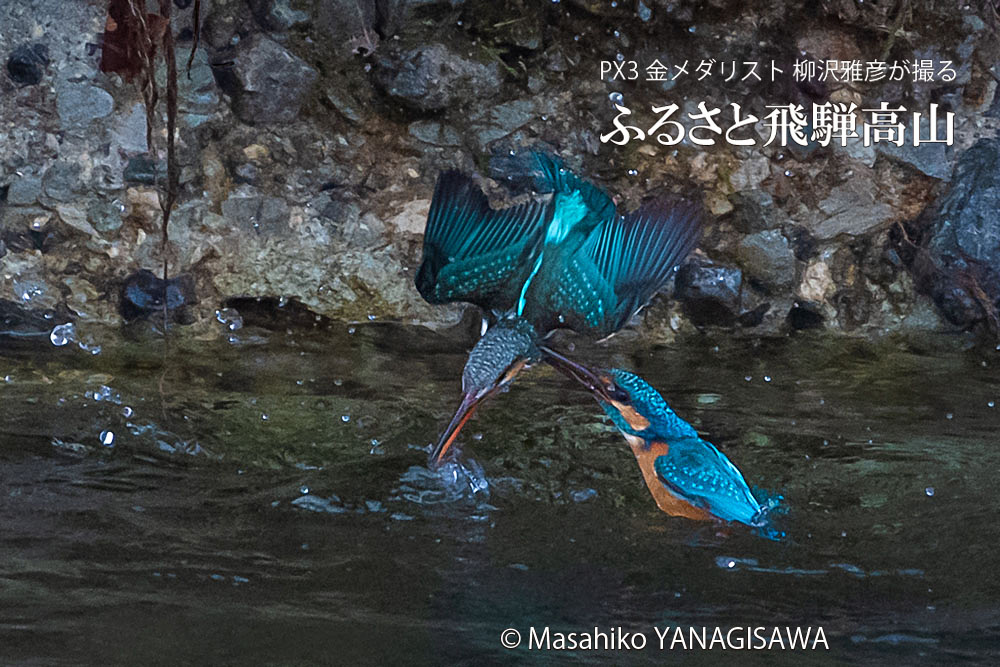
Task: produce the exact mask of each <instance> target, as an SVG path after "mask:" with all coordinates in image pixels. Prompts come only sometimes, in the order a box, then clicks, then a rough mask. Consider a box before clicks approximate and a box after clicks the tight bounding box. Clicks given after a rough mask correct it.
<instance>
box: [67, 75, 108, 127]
mask: <svg viewBox="0 0 1000 667" xmlns="http://www.w3.org/2000/svg"><path fill="white" fill-rule="evenodd" d="M114 108H115V101H114V98H112V97H111V94H110V93H109V92H108V91H106V90H104V89H103V88H98V87H97V86H92V85H90V84H88V83H70V82H68V81H62V82H60V83H59V85H58V86H57V87H56V111H57V112H58V113H59V121H60V124H61V125H62V128H63V129H72V128H82V127H86V126H87V125H88V124H90V122H91V121H93V120H95V119H97V118H104V117H105V116H107V115H109V114H110V113H111V112H112V110H114Z"/></svg>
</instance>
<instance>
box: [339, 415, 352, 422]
mask: <svg viewBox="0 0 1000 667" xmlns="http://www.w3.org/2000/svg"><path fill="white" fill-rule="evenodd" d="M340 421H342V422H344V423H345V424H346V423H347V422H349V421H351V415H340Z"/></svg>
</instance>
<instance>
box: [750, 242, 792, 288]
mask: <svg viewBox="0 0 1000 667" xmlns="http://www.w3.org/2000/svg"><path fill="white" fill-rule="evenodd" d="M736 254H737V256H738V257H739V260H740V264H741V265H742V266H743V270H744V271H745V272H746V274H747V275H748V276H750V277H751V278H753V279H754V280H756V281H758V282H760V283H761V284H763V285H765V286H766V287H768V288H769V289H773V290H780V289H782V288H786V287H790V286H791V285H792V284H793V283H794V282H795V253H794V252H792V249H791V248H790V247H789V246H788V239H786V238H785V237H784V236H783V235H782V233H781V232H780V231H778V230H777V229H771V230H767V231H763V232H757V233H756V234H751V235H749V236H747V237H744V238H743V240H742V241H740V244H739V246H737V248H736Z"/></svg>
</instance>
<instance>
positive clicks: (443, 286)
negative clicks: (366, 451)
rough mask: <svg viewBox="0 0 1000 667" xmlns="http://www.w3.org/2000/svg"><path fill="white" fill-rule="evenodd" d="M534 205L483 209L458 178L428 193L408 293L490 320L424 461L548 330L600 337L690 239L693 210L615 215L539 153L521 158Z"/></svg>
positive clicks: (656, 286)
mask: <svg viewBox="0 0 1000 667" xmlns="http://www.w3.org/2000/svg"><path fill="white" fill-rule="evenodd" d="M526 161H527V163H528V168H529V169H530V170H531V173H532V174H533V178H534V182H535V184H536V189H537V190H538V191H539V192H544V193H548V192H551V193H552V195H551V197H548V198H546V199H532V200H530V201H527V202H525V203H521V204H517V205H514V206H510V207H508V208H504V209H494V208H492V207H491V206H490V204H489V201H488V200H487V198H486V195H484V194H483V191H482V190H481V189H480V188H479V186H478V185H476V183H475V182H474V181H473V180H472V179H471V178H470V177H468V176H466V175H464V174H462V173H461V172H458V171H445V172H442V173H441V174H440V175H439V177H438V180H437V184H436V185H435V188H434V196H433V198H432V199H431V206H430V211H429V212H428V214H427V226H426V229H425V231H424V245H423V257H422V259H421V263H420V267H419V269H418V270H417V275H416V286H417V290H418V291H419V292H420V294H421V296H423V298H424V299H425V300H426V301H427V302H429V303H432V304H442V303H449V302H454V301H464V302H468V303H472V304H475V305H477V306H479V307H480V308H481V309H482V310H483V311H484V313H488V314H490V315H491V319H492V320H493V321H494V324H493V325H492V326H490V327H488V328H487V329H486V331H485V333H484V334H483V336H482V337H481V338H480V340H479V342H478V343H477V344H476V345H475V347H473V349H472V352H471V353H470V354H469V359H468V362H467V363H466V366H465V369H464V371H463V373H462V392H463V398H462V402H461V404H460V405H459V408H458V410H457V411H456V413H455V416H454V417H453V418H452V420H451V423H450V424H449V426H448V428H447V429H446V430H445V432H444V433H443V434H442V436H441V439H440V440H439V441H438V444H437V447H436V448H435V449H434V451H433V453H432V454H431V460H432V462H433V463H434V464H435V465H436V464H438V463H440V462H441V461H442V459H443V458H444V456H445V454H446V452H447V451H448V449H449V448H450V447H451V444H452V443H453V442H454V441H455V438H456V437H457V436H458V433H459V431H460V430H461V428H462V426H463V425H464V424H465V422H466V421H468V419H469V418H470V417H471V416H472V414H473V413H474V412H475V410H476V408H477V407H478V406H479V405H480V404H481V403H482V401H483V400H485V399H486V398H488V397H490V396H492V395H494V394H496V393H497V392H499V391H501V390H502V389H504V388H505V387H506V386H508V385H509V384H510V383H511V382H512V381H513V380H514V378H515V377H516V376H517V374H518V373H519V372H520V371H521V370H523V369H524V368H526V367H528V366H530V365H531V364H533V363H536V362H537V361H538V360H539V359H540V358H541V355H540V352H539V347H538V346H539V343H540V342H541V341H542V340H544V338H545V337H546V336H548V335H549V334H551V333H552V331H554V330H555V329H559V328H569V329H572V330H574V331H577V332H578V333H583V334H590V335H594V336H595V337H598V338H605V337H607V336H609V335H611V334H613V333H615V332H616V331H618V330H619V329H620V328H622V327H623V326H624V325H625V323H626V322H628V320H629V318H630V317H631V316H632V315H633V314H635V312H636V311H638V310H639V309H640V308H642V307H643V306H644V305H645V304H646V303H647V302H648V301H649V300H650V299H651V298H652V296H653V295H654V294H655V293H656V292H657V291H659V290H660V289H661V288H662V287H663V286H664V285H665V284H666V283H667V281H668V280H669V279H670V278H671V277H672V276H673V274H674V272H675V269H676V267H677V265H678V264H679V263H680V262H681V261H682V260H683V259H684V258H685V257H686V256H687V255H688V253H689V252H690V251H691V250H692V249H693V248H694V247H695V246H696V245H697V243H698V240H699V239H700V237H701V207H700V205H698V204H696V203H695V202H692V201H689V200H686V199H683V198H679V197H675V196H664V197H660V198H657V199H653V200H650V201H648V202H646V203H644V204H642V205H641V206H639V208H638V209H636V210H634V211H632V212H631V213H628V214H625V215H620V214H618V212H617V211H616V209H615V204H614V202H613V201H612V200H611V198H610V197H609V196H608V195H607V193H605V192H604V191H603V190H601V189H600V188H598V187H596V186H594V185H593V184H591V183H588V182H587V181H585V180H583V179H581V178H579V177H577V176H576V175H575V174H573V173H572V172H571V171H570V170H568V169H567V168H566V167H564V166H563V164H562V162H561V161H560V160H559V159H558V158H556V157H554V156H552V155H549V154H547V153H542V152H536V151H532V152H529V153H527V160H526Z"/></svg>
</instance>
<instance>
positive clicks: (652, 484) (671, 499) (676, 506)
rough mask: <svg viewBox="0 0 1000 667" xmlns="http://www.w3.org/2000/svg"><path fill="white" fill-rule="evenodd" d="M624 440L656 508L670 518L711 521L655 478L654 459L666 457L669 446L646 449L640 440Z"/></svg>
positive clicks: (660, 443)
mask: <svg viewBox="0 0 1000 667" xmlns="http://www.w3.org/2000/svg"><path fill="white" fill-rule="evenodd" d="M625 439H626V440H628V444H629V445H630V446H631V447H632V453H633V454H635V459H636V461H638V462H639V469H640V470H642V477H643V479H645V480H646V486H647V487H648V488H649V492H650V493H651V494H652V495H653V500H655V501H656V505H657V507H659V508H660V509H661V510H662V511H664V512H666V513H667V514H669V515H671V516H682V517H684V518H686V519H693V520H695V521H711V520H712V519H713V518H714V517H713V516H712V515H711V514H709V513H708V512H706V511H705V510H703V509H701V508H700V507H695V506H694V505H692V504H691V503H689V502H687V501H686V500H682V499H681V498H678V497H677V496H675V495H674V494H673V493H671V492H670V490H669V489H667V487H665V486H664V485H663V482H661V481H660V478H659V477H657V475H656V465H655V464H656V459H657V458H659V457H661V456H666V454H667V452H668V451H670V447H669V445H667V444H666V443H665V442H654V443H653V444H652V445H650V447H648V448H647V447H646V443H645V441H644V440H643V439H642V438H639V437H637V436H634V435H626V436H625Z"/></svg>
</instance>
